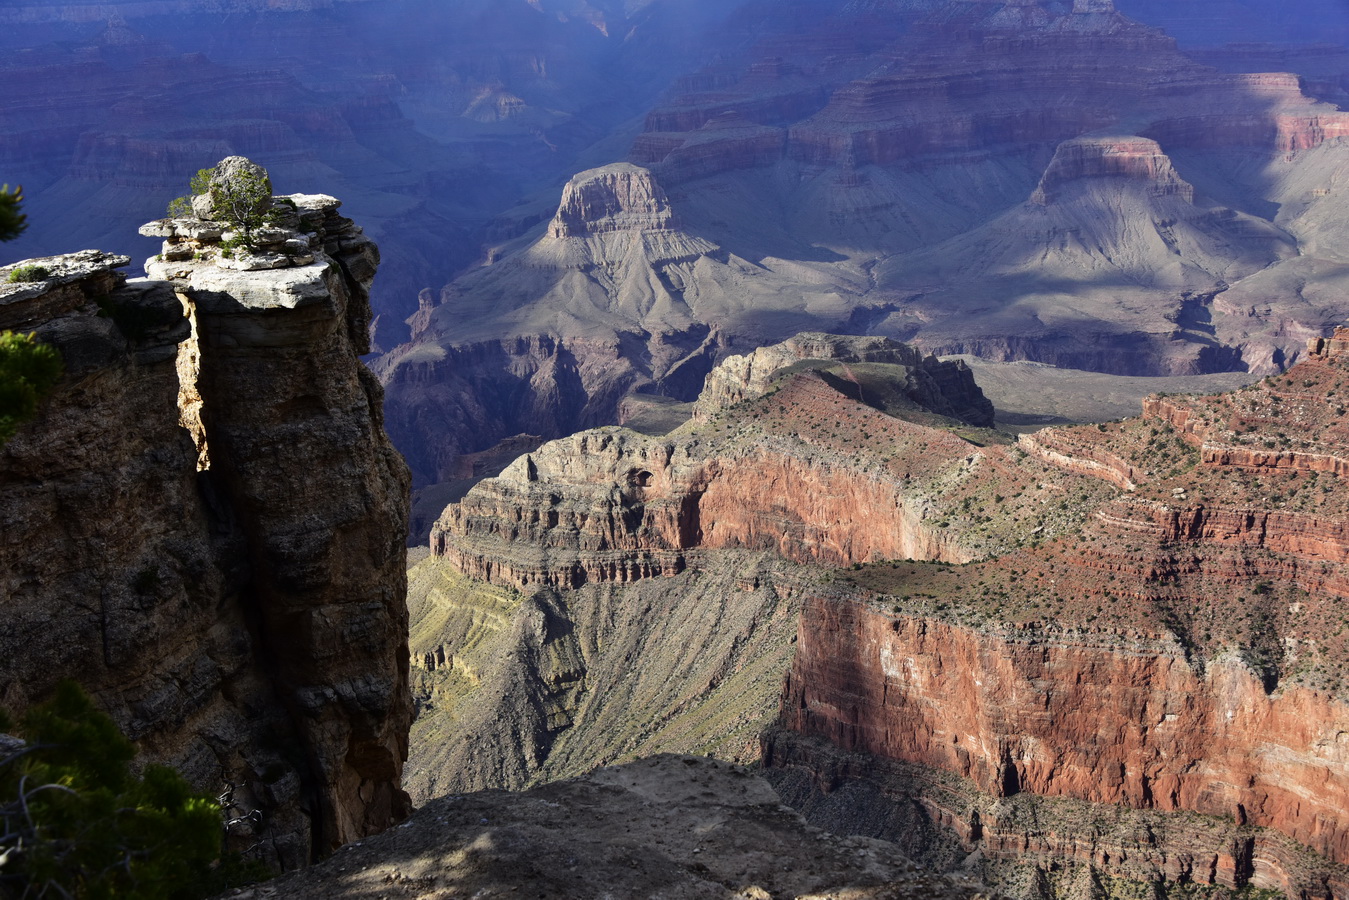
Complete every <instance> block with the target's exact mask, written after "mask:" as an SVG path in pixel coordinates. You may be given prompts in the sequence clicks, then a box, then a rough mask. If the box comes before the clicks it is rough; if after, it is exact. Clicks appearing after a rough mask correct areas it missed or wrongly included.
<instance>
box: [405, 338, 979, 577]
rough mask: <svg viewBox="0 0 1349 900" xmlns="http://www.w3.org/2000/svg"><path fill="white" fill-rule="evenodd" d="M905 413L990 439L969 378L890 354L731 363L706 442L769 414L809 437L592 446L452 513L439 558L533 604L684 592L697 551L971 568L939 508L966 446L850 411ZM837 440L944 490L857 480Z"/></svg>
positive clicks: (506, 474) (891, 480)
mask: <svg viewBox="0 0 1349 900" xmlns="http://www.w3.org/2000/svg"><path fill="white" fill-rule="evenodd" d="M812 366H813V368H812ZM833 372H837V373H841V374H831V373H833ZM774 377H776V378H777V381H776V382H774V381H773V378H774ZM910 393H912V394H915V395H917V396H918V397H919V398H922V399H924V400H926V401H927V403H926V405H923V404H920V403H919V402H918V401H916V400H915V399H914V398H913V397H910V396H909V394H910ZM896 395H897V396H898V397H899V398H900V399H901V400H902V401H903V402H904V403H906V404H907V405H908V406H909V408H908V409H906V412H907V413H908V414H910V415H912V416H917V417H920V418H921V417H927V418H928V419H931V420H933V421H943V422H947V423H952V424H954V423H955V422H957V421H959V420H955V419H943V418H942V417H941V416H940V415H938V414H937V413H936V412H933V411H932V410H934V409H937V410H952V409H959V410H961V411H963V412H966V413H967V414H968V415H969V416H970V417H972V418H973V419H974V420H975V421H977V422H982V421H984V417H985V416H988V418H990V419H991V415H990V405H989V404H988V401H987V400H985V399H984V398H983V395H982V394H981V393H980V392H979V391H978V388H977V387H975V386H974V383H973V380H972V378H971V377H970V375H969V370H968V369H967V368H965V367H963V365H961V364H959V363H939V362H937V361H936V360H935V359H932V358H930V357H928V358H925V357H923V355H922V354H920V353H918V352H917V351H915V350H913V349H912V348H910V347H905V346H903V345H897V344H894V343H893V342H890V341H888V340H885V339H869V338H861V339H859V338H845V337H838V336H832V335H822V334H809V335H802V336H800V337H798V338H794V339H793V340H792V341H789V342H787V343H786V344H783V345H780V346H778V347H774V348H769V349H764V350H759V351H756V353H755V354H754V355H752V356H750V357H732V358H731V359H729V360H727V361H726V362H725V363H723V364H722V366H720V367H718V369H717V370H715V371H714V372H713V374H712V375H711V376H710V377H709V379H708V387H707V389H706V390H705V391H704V392H703V394H702V396H701V397H700V399H699V401H698V404H697V408H698V409H699V411H700V412H699V419H698V421H699V422H700V423H702V424H704V425H706V424H707V423H709V422H711V421H713V420H715V419H716V418H717V417H718V416H719V415H722V413H720V412H719V410H724V409H725V408H726V407H728V406H729V405H731V404H740V407H737V408H736V412H735V414H734V415H731V416H730V417H729V418H728V419H727V421H728V422H730V421H735V422H738V423H743V422H744V419H743V418H742V416H743V415H745V414H746V410H744V409H742V408H741V407H744V406H746V405H748V404H747V401H754V400H759V401H760V402H762V403H763V404H764V405H763V406H762V407H761V408H760V411H759V413H758V415H763V411H769V412H768V414H769V415H770V416H772V417H773V418H774V420H775V425H776V424H777V423H778V422H780V423H781V425H782V426H784V428H786V427H789V426H787V422H788V421H790V420H791V418H792V417H793V416H801V417H805V418H809V420H810V421H811V422H812V425H811V426H810V429H811V430H810V431H809V432H807V433H806V434H805V435H804V436H798V435H791V434H790V433H789V431H786V430H782V431H779V429H778V428H777V427H774V426H770V428H769V430H768V431H767V432H759V433H757V434H753V433H752V432H749V431H746V432H744V433H736V432H735V431H732V433H730V434H729V435H725V436H723V435H722V434H721V433H720V431H721V429H723V428H726V427H727V425H725V424H719V425H717V426H716V429H715V430H713V431H712V432H711V434H710V435H702V436H697V437H695V436H694V434H696V429H695V432H694V434H690V435H689V436H687V437H685V436H679V435H674V436H671V437H668V438H648V437H643V436H641V435H637V434H635V433H633V432H630V431H627V430H625V429H621V428H606V429H597V430H594V431H589V432H582V433H580V434H577V435H573V436H572V437H570V438H564V439H562V440H560V441H555V442H553V443H550V444H547V445H545V446H544V447H542V448H540V449H539V450H538V451H536V452H534V453H529V454H526V455H524V456H522V457H520V458H519V459H517V460H516V461H515V462H513V463H511V464H510V465H509V466H508V467H507V468H506V469H505V470H504V471H503V472H502V473H501V475H499V476H497V477H496V478H492V479H488V480H486V481H484V482H482V483H480V484H479V485H478V486H477V487H475V488H474V489H473V490H472V491H471V492H470V493H469V494H468V495H467V496H466V497H465V498H464V499H463V500H462V501H460V502H459V503H457V504H452V505H451V506H449V507H448V508H447V509H446V511H445V513H444V515H443V516H442V517H441V519H440V520H439V521H438V522H437V524H436V525H435V527H434V528H433V529H432V535H431V549H432V552H433V553H434V554H435V555H437V556H443V557H446V558H447V559H449V560H451V561H452V562H453V564H454V565H455V566H456V567H457V568H459V569H460V570H461V571H463V572H465V573H467V574H469V575H471V576H473V577H475V578H480V579H482V580H485V581H488V582H491V583H498V584H511V585H515V586H516V587H519V588H528V587H534V586H548V587H576V586H579V585H580V584H583V583H585V582H588V581H600V582H603V581H619V582H626V581H634V580H637V579H640V578H647V577H652V576H660V575H671V574H675V573H678V572H680V571H682V570H683V569H684V568H685V566H686V565H687V564H688V559H687V555H688V551H691V550H695V549H748V550H771V551H773V552H775V553H777V554H779V555H780V556H782V557H784V558H786V559H789V560H792V561H794V562H798V563H823V564H827V565H839V564H848V563H852V562H856V561H860V560H874V559H888V558H910V557H918V558H935V559H947V560H952V561H963V560H966V559H970V558H972V557H973V556H974V555H975V554H976V551H975V550H974V547H973V546H972V545H970V544H964V543H962V542H961V541H958V540H957V541H953V540H951V539H950V538H949V536H948V535H947V534H946V533H945V532H944V531H943V528H939V527H937V526H936V525H935V524H934V522H935V521H936V520H937V519H938V518H940V516H939V515H938V514H937V512H936V510H935V509H934V504H936V505H941V504H942V501H941V500H939V499H938V498H937V497H936V496H935V494H937V493H939V489H938V488H937V487H936V482H937V480H938V479H940V478H941V477H942V476H941V475H939V474H938V472H939V471H941V470H942V469H945V468H946V467H948V466H950V465H952V464H953V463H954V462H955V461H956V459H957V458H960V457H963V452H962V447H968V446H969V445H968V444H965V443H964V441H962V440H961V439H960V438H958V437H955V436H954V435H951V434H948V433H943V432H940V431H933V430H930V429H926V428H919V427H918V426H914V425H911V424H909V423H906V422H904V421H902V420H900V419H896V418H894V417H893V416H890V415H886V414H885V413H883V412H881V411H880V410H878V409H875V408H873V407H872V406H869V405H867V404H866V403H862V402H859V401H858V400H857V399H854V398H855V397H856V396H861V397H862V398H863V399H866V400H870V401H871V402H874V403H880V402H881V398H882V397H890V396H896ZM835 417H837V421H831V420H833V419H835ZM840 426H841V427H842V430H843V434H845V435H848V437H846V441H848V442H850V441H851V440H852V437H851V433H852V430H853V429H857V430H859V431H861V432H863V433H867V434H868V439H869V440H875V441H881V442H883V441H885V440H886V439H887V438H888V439H892V440H894V441H895V442H896V443H897V444H898V445H900V446H909V445H912V446H913V447H914V448H915V449H916V448H917V447H918V445H919V444H921V445H922V447H923V450H924V452H927V453H929V454H930V456H931V468H932V471H929V472H925V473H924V474H925V475H927V477H929V478H931V479H933V483H932V493H931V494H928V493H926V492H925V493H924V494H923V495H922V499H919V496H918V492H917V491H914V492H912V493H910V491H909V487H910V485H909V481H910V479H911V478H912V477H913V474H914V470H915V469H922V468H926V466H916V467H915V466H914V465H913V464H912V463H911V462H910V461H907V460H904V461H901V460H902V457H899V456H898V455H897V456H896V457H895V458H893V460H892V461H890V462H889V463H888V464H884V465H881V466H880V467H879V468H878V470H877V471H874V472H869V473H867V475H866V476H865V477H859V466H858V462H859V460H857V459H855V458H854V456H853V453H852V451H851V450H847V451H844V452H840V451H843V448H842V447H838V446H831V445H832V444H834V441H835V439H837V438H838V437H839V435H838V434H837V432H838V430H839V429H840ZM871 431H874V432H875V434H874V435H872V434H871ZM752 434H753V436H751V435H752ZM709 437H710V438H711V439H710V440H709ZM938 448H940V449H938ZM961 462H962V463H963V459H962V460H961ZM859 510H865V511H866V513H865V515H858V511H859ZM943 527H944V526H943Z"/></svg>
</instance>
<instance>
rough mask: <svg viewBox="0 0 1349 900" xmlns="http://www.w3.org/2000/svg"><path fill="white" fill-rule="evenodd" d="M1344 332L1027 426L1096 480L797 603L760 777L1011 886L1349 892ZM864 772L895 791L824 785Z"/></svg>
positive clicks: (835, 815)
mask: <svg viewBox="0 0 1349 900" xmlns="http://www.w3.org/2000/svg"><path fill="white" fill-rule="evenodd" d="M1346 333H1347V332H1346V331H1344V330H1341V331H1338V332H1336V334H1335V335H1334V336H1333V337H1331V338H1328V339H1317V340H1316V341H1314V342H1313V344H1312V346H1311V348H1310V349H1309V358H1308V360H1307V361H1306V362H1303V363H1301V364H1299V365H1298V366H1296V367H1294V368H1293V369H1291V370H1290V371H1289V372H1288V373H1287V374H1285V375H1282V376H1279V377H1276V378H1270V379H1266V380H1265V381H1263V382H1261V383H1259V384H1255V385H1251V386H1249V387H1247V388H1244V389H1241V390H1239V391H1235V392H1233V393H1230V394H1223V395H1214V396H1209V397H1193V396H1188V397H1187V396H1182V397H1174V396H1173V397H1153V398H1150V399H1149V400H1148V401H1147V402H1146V403H1145V405H1144V409H1145V413H1146V415H1145V416H1144V417H1143V418H1141V419H1138V420H1131V421H1126V422H1124V423H1120V424H1113V425H1102V426H1099V427H1097V428H1076V429H1054V430H1047V431H1044V432H1040V433H1039V434H1036V435H1033V436H1029V437H1024V438H1022V440H1021V442H1020V444H1019V447H1021V448H1022V449H1023V450H1025V451H1026V452H1027V453H1029V454H1030V456H1031V457H1034V458H1037V459H1039V460H1041V461H1043V462H1045V463H1047V464H1050V465H1052V466H1054V467H1056V468H1058V469H1059V470H1060V471H1062V472H1063V473H1064V477H1065V478H1070V479H1076V478H1091V479H1093V480H1097V481H1099V482H1100V483H1103V484H1109V485H1111V486H1112V487H1114V488H1115V491H1114V493H1113V496H1109V497H1107V498H1104V502H1101V503H1098V504H1096V505H1095V506H1094V508H1093V509H1092V510H1091V513H1090V515H1089V516H1088V518H1087V520H1086V521H1085V522H1084V524H1083V526H1082V528H1081V529H1080V531H1078V532H1077V533H1076V534H1073V535H1068V536H1065V537H1061V538H1059V539H1057V540H1053V541H1050V542H1047V543H1046V544H1043V545H1042V546H1039V547H1032V548H1027V549H1023V550H1020V551H1018V552H1016V553H1013V554H1009V555H1006V556H1003V557H1001V558H993V559H988V560H984V561H981V562H978V563H974V564H972V565H969V566H966V567H963V568H962V570H959V571H954V570H949V569H941V568H938V569H933V568H931V567H924V566H921V565H916V564H910V565H907V566H905V565H902V564H901V565H898V566H896V565H894V564H891V565H889V566H877V567H872V569H871V571H868V570H867V569H866V568H865V567H864V569H863V570H862V572H861V573H858V574H855V575H853V574H849V575H848V576H846V577H845V578H844V579H843V581H844V584H843V585H842V586H833V587H828V588H821V589H818V590H816V591H815V592H813V593H811V594H810V595H809V596H807V597H806V598H805V600H804V602H803V608H802V616H801V626H800V631H799V633H798V640H797V654H796V656H795V658H794V660H793V665H792V670H791V673H790V674H789V676H788V678H787V682H786V686H785V689H784V695H783V703H782V713H781V719H780V723H781V730H780V731H776V732H773V733H772V734H771V735H769V736H768V737H767V738H766V743H765V748H766V749H765V752H766V759H767V761H768V763H769V765H770V766H778V767H780V768H782V770H783V771H782V773H781V774H780V775H778V776H774V777H775V779H776V780H778V781H779V782H780V784H782V785H791V786H792V787H791V790H792V791H794V792H795V794H794V796H795V797H796V799H797V801H798V802H800V803H802V804H804V805H806V806H807V807H810V808H813V809H815V810H817V812H818V813H819V815H820V816H821V817H822V819H829V820H830V821H832V822H834V823H835V824H837V825H839V826H840V827H852V828H860V829H861V830H863V831H867V832H868V833H874V834H877V835H890V836H896V837H899V838H901V839H902V838H903V830H904V828H907V827H909V826H910V825H913V824H914V823H915V822H919V820H921V822H920V824H921V826H922V828H925V829H929V830H930V831H931V833H932V834H934V835H937V834H938V833H941V834H945V835H946V837H945V838H942V839H943V840H948V841H949V840H952V835H954V839H953V840H954V843H951V844H949V846H947V849H946V850H945V851H944V852H945V853H947V859H946V861H945V864H947V865H954V864H956V863H957V861H958V860H961V859H965V860H967V862H968V861H969V860H975V859H981V860H983V862H969V863H968V864H970V865H975V866H985V869H984V872H985V875H986V876H988V877H990V878H992V879H993V880H994V881H995V882H998V881H1000V880H1002V879H1006V878H1010V877H1011V873H1014V872H1015V871H1018V870H1019V868H1024V867H1025V866H1026V865H1028V860H1036V859H1038V860H1039V862H1034V863H1033V865H1032V868H1037V867H1038V868H1037V871H1038V873H1039V874H1038V875H1037V877H1039V878H1040V879H1041V880H1042V881H1044V880H1045V879H1048V880H1047V881H1045V885H1043V886H1042V888H1034V889H1032V888H1027V887H1025V886H1024V885H1023V886H1021V887H1018V888H1016V890H1017V891H1018V892H1024V894H1025V895H1026V896H1057V894H1056V893H1055V892H1056V891H1059V890H1066V889H1067V888H1068V886H1069V885H1068V883H1069V882H1072V880H1073V879H1074V878H1078V877H1081V878H1084V879H1098V880H1099V879H1106V880H1109V879H1126V880H1144V881H1158V882H1160V881H1164V880H1171V881H1176V880H1180V881H1193V882H1195V883H1198V884H1207V885H1215V886H1218V887H1225V888H1227V889H1233V890H1236V889H1242V888H1245V887H1248V886H1249V887H1251V888H1258V889H1269V890H1277V891H1279V892H1281V893H1283V894H1285V895H1287V896H1289V897H1302V898H1330V897H1342V896H1345V894H1346V892H1349V828H1346V823H1345V821H1344V817H1343V810H1344V809H1345V808H1346V804H1349V795H1346V794H1345V787H1346V785H1349V743H1347V742H1346V740H1345V734H1346V733H1349V705H1347V704H1346V696H1349V694H1347V693H1346V692H1347V691H1349V682H1347V681H1346V679H1345V663H1346V659H1349V647H1347V646H1346V640H1345V627H1344V616H1343V613H1342V606H1343V603H1344V602H1345V599H1346V598H1349V579H1346V578H1345V573H1344V565H1345V564H1346V562H1349V509H1346V505H1345V499H1344V497H1343V491H1342V484H1341V483H1340V476H1339V474H1338V470H1337V469H1336V468H1335V467H1334V466H1330V465H1321V464H1320V463H1321V462H1323V461H1324V460H1327V459H1334V458H1337V457H1339V456H1340V455H1341V454H1342V453H1343V446H1344V444H1343V430H1342V425H1341V424H1340V423H1341V419H1342V414H1341V412H1340V409H1341V407H1339V406H1337V404H1338V403H1339V400H1338V399H1337V398H1338V397H1339V396H1340V394H1341V392H1342V391H1343V390H1344V389H1345V386H1346V385H1347V384H1349V370H1347V369H1346V364H1345V361H1346V358H1349V355H1346V354H1345V353H1344V352H1343V346H1344V338H1345V336H1346ZM1266 443H1269V444H1270V445H1271V447H1272V449H1266ZM1246 445H1250V446H1246ZM1219 448H1222V449H1221V451H1220V449H1219ZM817 739H823V742H827V744H828V745H830V747H832V748H833V749H830V748H829V747H826V746H825V743H822V742H820V741H819V740H817ZM852 755H856V758H855V759H854V758H853V756H852ZM866 759H872V760H879V761H889V762H888V763H877V765H878V769H877V771H878V772H881V771H884V772H889V773H890V774H889V775H887V776H884V777H883V776H881V775H876V774H874V773H873V774H868V773H867V772H866V771H864V770H865V766H866V765H867V764H866V763H865V762H863V760H866ZM889 763H893V764H894V765H892V766H890V767H889V768H887V765H889ZM887 779H888V780H887ZM854 782H855V784H854V785H853V786H852V787H849V786H848V785H849V784H850V783H854ZM863 783H865V784H875V785H878V786H880V787H879V789H880V790H881V792H882V793H886V794H887V795H888V796H889V799H888V800H887V801H885V802H884V803H880V802H878V803H877V804H875V805H873V806H872V807H870V808H867V809H863V808H861V807H859V809H858V810H855V811H854V814H852V818H851V819H850V818H849V816H850V814H849V813H848V812H847V811H846V809H845V808H844V806H845V802H846V801H844V800H843V799H842V795H841V796H840V798H837V799H831V798H830V796H829V795H830V794H832V793H834V792H835V791H843V792H844V794H846V796H847V797H854V798H855V797H857V796H858V795H859V794H858V791H859V790H862V789H861V788H860V787H858V785H861V784H863ZM862 793H865V791H862ZM1023 795H1026V796H1027V797H1033V798H1034V799H1025V800H1017V799H1015V798H1018V797H1022V796H1023ZM1060 801H1062V802H1060ZM865 806H866V804H865V803H863V807H865ZM915 806H916V807H917V808H920V809H921V810H923V811H922V812H921V813H915V812H914V809H915ZM1030 807H1034V809H1035V810H1038V812H1034V811H1032V810H1031V809H1030ZM1112 808H1113V809H1116V810H1117V812H1114V813H1110V812H1108V810H1109V809H1112ZM1093 809H1096V810H1097V811H1096V812H1093V811H1092V810H1093ZM906 810H907V812H906ZM1102 810H1105V811H1102ZM1162 813H1170V814H1172V815H1171V816H1169V817H1166V816H1161V815H1160V814H1162ZM882 821H883V822H885V823H887V824H884V825H877V823H878V822H882ZM905 823H908V824H905ZM915 827H916V826H915ZM896 829H897V830H896ZM933 829H935V830H933ZM943 829H945V831H943ZM1131 834H1132V835H1133V837H1130V835H1131ZM1140 834H1146V835H1147V838H1146V840H1139V838H1138V835H1140ZM934 839H935V838H934ZM971 854H973V856H971ZM990 860H997V861H1000V862H998V863H997V864H992V863H990V862H988V861H990ZM1052 860H1057V862H1052ZM1065 866H1066V868H1065ZM1083 873H1086V874H1083ZM1050 883H1052V884H1053V885H1054V886H1053V887H1052V888H1051V887H1050V886H1049V885H1050ZM1107 896H1115V895H1114V894H1112V893H1107Z"/></svg>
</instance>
